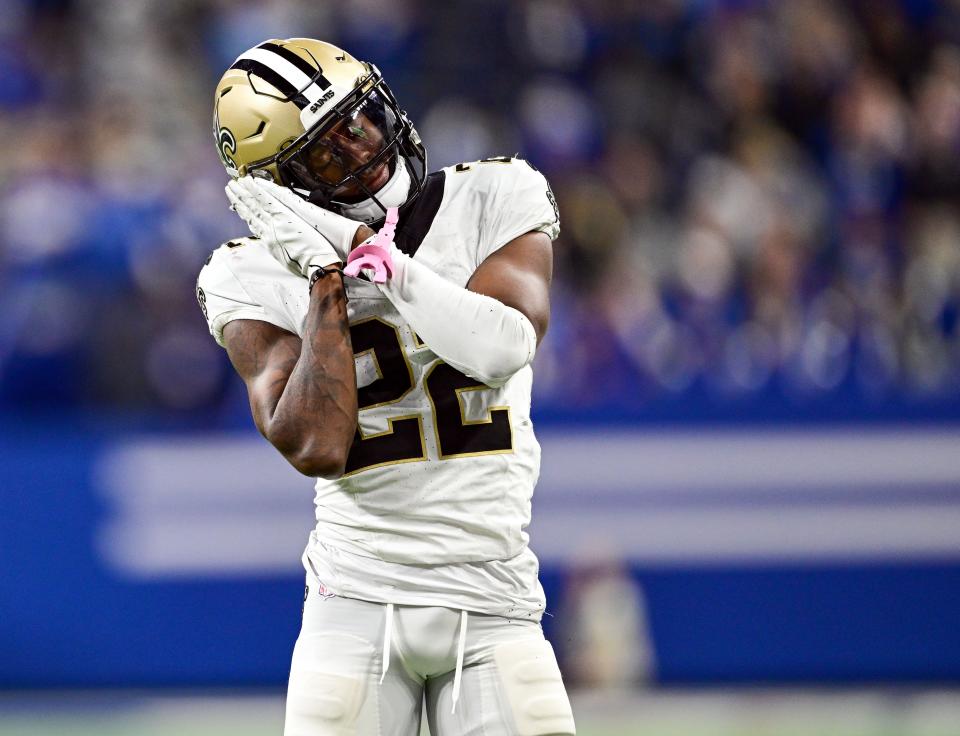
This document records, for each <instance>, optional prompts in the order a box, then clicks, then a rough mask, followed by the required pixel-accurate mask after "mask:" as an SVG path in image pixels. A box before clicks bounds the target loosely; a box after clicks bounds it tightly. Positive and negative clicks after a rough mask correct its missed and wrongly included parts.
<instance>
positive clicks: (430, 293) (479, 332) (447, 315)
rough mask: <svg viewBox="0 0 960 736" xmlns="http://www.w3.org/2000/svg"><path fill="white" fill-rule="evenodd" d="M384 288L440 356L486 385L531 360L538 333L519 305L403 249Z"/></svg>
mask: <svg viewBox="0 0 960 736" xmlns="http://www.w3.org/2000/svg"><path fill="white" fill-rule="evenodd" d="M394 263H395V266H396V269H395V273H394V276H393V278H391V279H389V280H388V281H387V282H386V283H385V284H383V285H382V286H381V289H382V290H383V293H384V294H385V295H386V297H387V298H388V299H389V300H390V301H391V303H392V304H393V305H394V306H395V307H396V309H397V311H398V312H400V315H401V316H402V317H403V318H404V320H405V321H406V322H407V324H409V325H410V326H411V327H412V328H413V329H414V331H415V332H416V333H417V334H418V335H419V336H420V339H421V340H423V342H424V343H426V344H427V345H428V346H429V347H430V349H431V350H433V351H434V352H435V353H436V354H437V355H438V356H440V358H442V359H443V360H444V361H446V362H447V363H449V364H450V365H452V366H453V367H454V368H456V369H457V370H459V371H461V372H463V373H465V374H466V375H468V376H470V377H471V378H475V379H476V380H478V381H482V382H483V383H485V384H487V385H488V386H493V387H497V386H502V385H503V384H504V383H506V381H507V380H508V379H509V378H510V377H511V376H512V375H514V374H515V373H516V372H517V371H519V370H520V369H521V368H523V367H524V366H526V365H527V364H528V363H530V361H531V360H533V356H534V353H535V352H536V349H537V336H536V332H535V330H534V328H533V325H532V324H531V323H530V321H529V320H528V319H527V318H526V317H525V316H524V315H523V313H521V312H520V311H519V310H517V309H514V308H513V307H509V306H507V305H506V304H503V303H502V302H500V301H498V300H496V299H494V298H492V297H489V296H485V295H483V294H477V293H475V292H473V291H470V290H468V289H464V288H462V287H459V286H457V285H456V284H453V283H451V282H449V281H447V280H446V279H444V278H443V277H442V276H439V275H438V274H436V273H434V272H433V271H431V270H430V269H429V268H427V267H426V266H424V265H423V264H421V263H418V262H416V261H414V260H413V259H412V258H409V257H408V256H405V255H403V254H399V253H398V254H395V255H394Z"/></svg>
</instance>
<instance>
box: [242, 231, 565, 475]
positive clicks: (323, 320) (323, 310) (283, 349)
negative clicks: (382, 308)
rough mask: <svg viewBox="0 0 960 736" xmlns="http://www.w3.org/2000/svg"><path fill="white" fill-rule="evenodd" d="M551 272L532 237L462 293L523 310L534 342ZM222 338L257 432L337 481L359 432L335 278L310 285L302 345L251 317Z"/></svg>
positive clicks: (308, 468) (546, 306)
mask: <svg viewBox="0 0 960 736" xmlns="http://www.w3.org/2000/svg"><path fill="white" fill-rule="evenodd" d="M358 237H359V235H358ZM552 271H553V257H552V248H551V244H550V239H549V238H548V237H547V236H546V235H544V234H543V233H539V232H530V233H526V234H525V235H521V236H520V237H518V238H516V239H515V240H513V241H511V242H510V243H508V244H507V245H505V246H504V247H502V248H500V249H499V250H498V251H497V252H496V253H494V254H493V255H491V256H490V257H489V258H487V259H486V260H485V261H484V262H483V263H481V264H480V266H479V267H478V268H477V270H476V271H475V272H474V274H473V276H472V277H471V278H470V281H469V283H468V284H467V289H468V290H469V291H473V292H476V293H478V294H483V295H485V296H488V297H492V298H493V299H496V300H497V301H499V302H501V303H502V304H505V305H506V306H508V307H512V308H513V309H516V310H518V311H519V312H521V313H522V314H523V315H524V316H525V317H526V318H527V319H528V320H529V321H530V323H531V324H532V325H533V328H534V331H535V333H536V339H537V342H538V343H539V341H540V340H541V339H542V337H543V335H544V333H545V332H546V330H547V324H548V322H549V316H550V297H549V287H550V280H551V277H552ZM412 326H413V327H414V329H417V328H416V325H412ZM466 327H467V326H465V328H466ZM223 339H224V344H225V345H226V348H227V353H228V354H229V356H230V360H231V362H232V363H233V366H234V368H235V369H236V370H237V373H239V374H240V376H241V378H243V380H244V382H245V383H246V385H247V393H248V395H249V398H250V409H251V412H252V414H253V419H254V422H255V423H256V425H257V428H258V429H259V430H260V432H261V434H263V436H264V437H266V438H267V440H268V441H269V442H270V443H271V444H273V445H274V446H275V447H276V448H277V449H278V450H279V451H280V452H281V453H282V454H283V456H284V457H285V458H286V459H287V460H288V461H289V462H290V464H291V465H293V466H294V467H295V468H296V469H297V470H299V471H300V472H301V473H303V474H304V475H309V476H311V477H322V478H337V477H339V476H341V475H342V474H343V470H344V467H345V466H346V461H347V455H348V453H349V451H350V446H351V444H352V442H353V437H354V434H355V432H356V428H357V385H356V374H355V369H354V362H353V348H352V345H351V342H350V331H349V324H348V322H347V311H346V299H345V295H344V292H343V285H342V283H341V280H340V277H339V276H328V277H325V278H323V279H320V280H319V281H318V282H317V283H316V285H315V286H314V288H313V291H312V293H311V296H310V306H309V310H308V312H307V318H306V322H305V325H304V339H303V340H301V339H300V338H299V337H297V336H296V335H294V334H292V333H290V332H287V331H286V330H283V329H280V328H279V327H276V326H274V325H271V324H268V323H266V322H261V321H257V320H234V321H233V322H229V323H228V324H227V325H226V327H225V328H224V330H223ZM428 344H429V342H428Z"/></svg>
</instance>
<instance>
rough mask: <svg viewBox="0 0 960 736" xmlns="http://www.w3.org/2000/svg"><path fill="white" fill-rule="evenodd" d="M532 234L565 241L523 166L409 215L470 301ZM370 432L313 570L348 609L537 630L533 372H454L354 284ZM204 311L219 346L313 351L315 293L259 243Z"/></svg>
mask: <svg viewBox="0 0 960 736" xmlns="http://www.w3.org/2000/svg"><path fill="white" fill-rule="evenodd" d="M531 231H541V232H544V233H546V234H547V235H549V236H550V238H551V239H554V238H556V236H557V234H558V231H559V221H558V215H557V209H556V205H555V202H554V199H553V195H552V193H551V192H550V188H549V186H548V184H547V182H546V180H545V179H544V178H543V176H542V175H541V174H540V173H539V172H537V171H536V170H534V169H533V168H532V167H531V166H530V165H529V164H528V163H526V162H525V161H523V160H519V159H509V158H497V159H488V160H485V161H480V162H475V163H471V164H460V165H458V166H456V167H449V168H446V169H444V170H442V171H440V172H437V173H436V174H432V175H431V176H430V177H428V179H427V181H426V183H425V186H424V190H423V192H422V193H421V194H420V196H419V197H418V198H417V199H416V200H415V202H414V203H413V204H412V206H410V207H407V208H404V209H402V210H401V214H400V224H399V226H398V228H397V236H396V242H397V245H398V247H400V248H401V249H402V250H404V251H405V252H407V253H408V254H409V255H412V256H413V257H414V258H415V259H416V260H417V261H418V262H420V263H422V264H424V265H425V266H427V267H428V268H430V269H431V270H433V271H434V272H435V273H437V274H439V275H441V276H443V277H444V278H446V279H448V280H449V281H451V282H453V283H455V284H457V285H458V286H466V284H467V281H468V280H469V278H470V276H471V275H472V274H473V272H474V271H475V270H476V269H477V267H478V266H479V265H480V264H481V263H482V262H483V261H484V260H485V259H486V258H487V257H488V256H489V255H490V254H491V253H493V252H495V251H496V250H497V249H498V248H500V247H502V246H503V245H505V244H507V243H508V242H510V241H511V240H513V239H514V238H516V237H518V236H520V235H522V234H524V233H527V232H531ZM345 283H346V291H347V297H348V300H349V301H348V303H347V313H348V318H349V321H350V333H351V339H352V342H353V350H354V360H355V364H356V373H357V393H358V408H359V413H358V424H359V426H358V430H357V434H356V436H355V438H354V442H353V446H352V448H351V451H350V454H349V459H348V461H347V468H346V472H345V474H344V475H343V477H341V478H338V479H336V480H324V479H319V480H318V481H317V484H316V499H315V502H316V516H317V526H316V529H315V530H314V532H313V533H312V534H311V538H310V541H309V543H308V545H307V550H306V552H305V554H304V564H305V565H306V566H307V568H308V570H309V571H312V572H313V574H315V575H316V576H317V578H318V579H319V580H320V581H321V582H322V583H323V584H324V585H326V587H327V588H328V589H329V590H331V591H332V592H334V593H337V594H340V595H344V596H347V597H353V598H360V599H362V600H369V601H374V602H380V603H397V604H407V605H430V606H446V607H451V608H458V609H464V610H471V611H477V612H480V613H490V614H495V615H502V616H510V617H516V618H533V619H538V618H539V617H540V614H541V613H542V611H543V607H544V599H543V591H542V589H541V588H540V585H539V582H538V580H537V570H538V563H537V559H536V557H535V556H534V554H533V553H532V552H531V551H530V549H529V548H528V546H527V541H528V537H527V534H526V532H525V531H524V529H525V527H526V526H527V524H528V523H529V522H530V501H531V496H532V495H533V488H534V485H535V483H536V481H537V476H538V474H539V466H540V447H539V445H538V443H537V440H536V438H535V436H534V433H533V427H532V425H531V422H530V390H531V381H532V370H531V368H530V367H529V366H527V367H525V368H523V369H522V370H521V371H519V372H518V373H517V374H515V375H514V376H513V377H512V378H510V380H509V381H507V383H506V384H505V385H504V386H502V387H501V388H490V387H489V386H486V385H484V384H481V383H479V382H477V381H475V380H473V379H471V378H468V377H467V376H465V375H463V374H462V373H460V372H458V371H456V370H455V369H453V368H452V367H451V366H449V365H447V364H446V363H444V362H443V361H442V360H440V359H439V358H438V357H437V356H436V354H434V353H433V351H432V350H431V349H430V347H429V346H428V345H425V344H423V343H422V341H421V340H420V339H419V338H418V336H417V335H416V334H415V333H414V332H413V330H412V329H411V328H410V327H409V326H408V325H407V324H406V323H405V322H404V321H403V319H402V318H401V317H400V315H399V314H398V313H397V311H396V309H394V307H393V305H392V304H391V303H390V302H389V301H388V300H387V298H386V297H384V296H383V295H382V293H381V292H380V290H379V289H378V288H377V287H376V286H375V285H373V284H371V283H369V282H366V281H362V280H357V279H346V280H345ZM197 296H198V299H199V300H200V302H201V306H202V307H203V308H204V313H205V315H206V317H207V320H208V323H209V326H210V331H211V333H212V334H213V336H214V337H215V338H216V340H217V342H219V343H220V344H223V342H222V340H223V338H222V331H223V327H224V325H225V324H227V322H229V321H231V320H234V319H256V320H262V321H265V322H270V323H272V324H274V325H277V326H278V327H281V328H282V329H284V330H287V331H289V332H292V333H295V334H297V335H300V336H301V337H302V335H303V324H304V320H305V317H306V313H307V306H308V301H309V297H308V292H307V284H306V280H305V279H303V278H302V277H300V276H299V275H295V274H293V273H291V272H290V271H289V270H288V269H287V268H285V267H284V266H283V265H281V264H280V263H278V262H277V261H275V260H274V259H273V258H272V257H271V256H270V254H269V253H268V252H267V250H266V248H264V247H262V246H261V245H260V244H259V243H258V242H257V241H256V240H255V239H253V238H241V239H238V240H234V241H231V242H228V243H225V244H224V245H223V246H221V247H220V248H218V249H217V250H216V251H214V253H213V255H212V256H211V258H210V260H209V261H208V262H207V265H206V266H205V267H204V268H203V270H202V271H201V273H200V277H199V280H198V287H197Z"/></svg>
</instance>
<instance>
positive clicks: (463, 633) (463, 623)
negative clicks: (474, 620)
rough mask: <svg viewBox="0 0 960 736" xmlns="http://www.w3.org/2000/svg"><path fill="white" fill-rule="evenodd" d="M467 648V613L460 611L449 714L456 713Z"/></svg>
mask: <svg viewBox="0 0 960 736" xmlns="http://www.w3.org/2000/svg"><path fill="white" fill-rule="evenodd" d="M466 646H467V612H466V611H460V643H459V644H458V645H457V669H456V670H455V671H454V673H453V707H452V708H451V709H450V712H451V713H456V712H457V701H458V700H459V699H460V680H461V679H462V676H463V650H464V649H466Z"/></svg>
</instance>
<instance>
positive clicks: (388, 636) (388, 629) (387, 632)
mask: <svg viewBox="0 0 960 736" xmlns="http://www.w3.org/2000/svg"><path fill="white" fill-rule="evenodd" d="M392 639H393V604H392V603H388V604H387V617H386V622H385V624H384V627H383V655H382V656H381V657H380V659H381V660H382V661H383V672H381V673H380V684H381V685H382V684H383V678H384V677H386V676H387V670H388V669H390V647H391V646H392V645H393V641H392Z"/></svg>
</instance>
